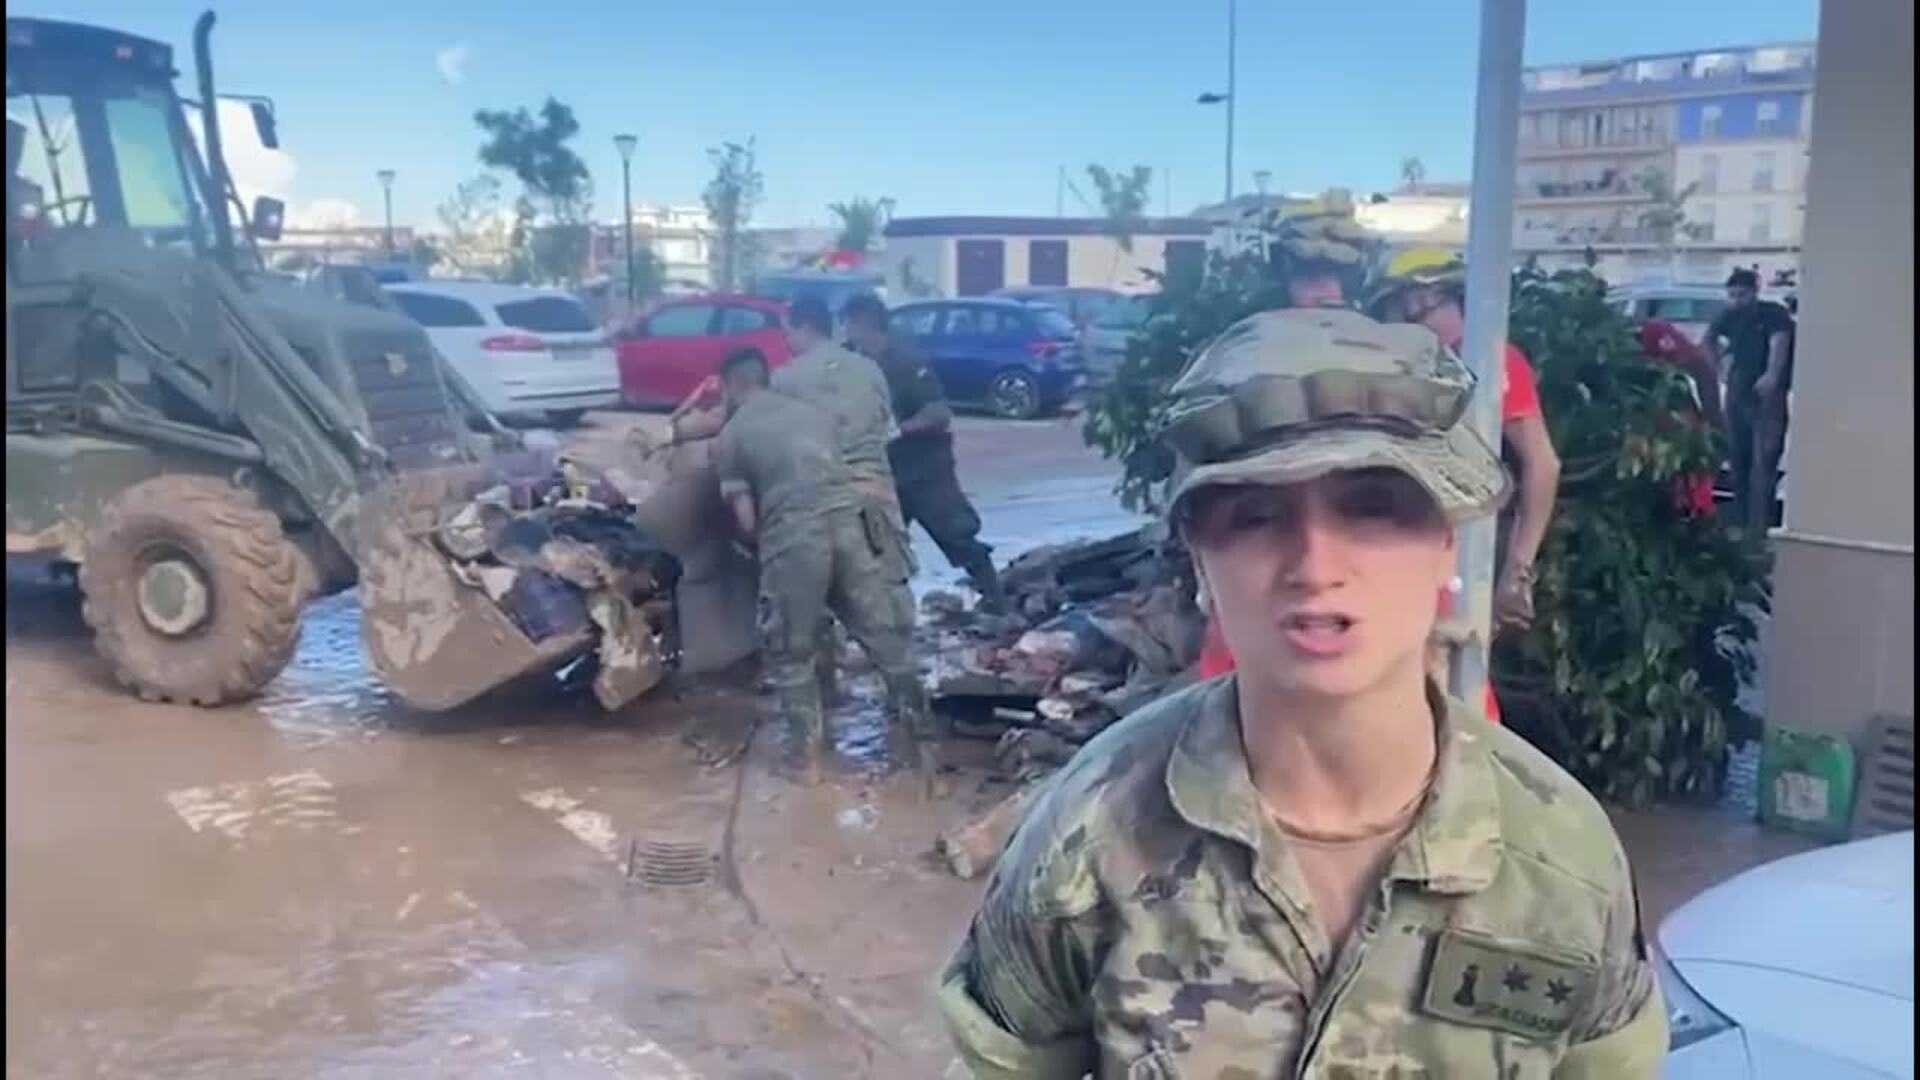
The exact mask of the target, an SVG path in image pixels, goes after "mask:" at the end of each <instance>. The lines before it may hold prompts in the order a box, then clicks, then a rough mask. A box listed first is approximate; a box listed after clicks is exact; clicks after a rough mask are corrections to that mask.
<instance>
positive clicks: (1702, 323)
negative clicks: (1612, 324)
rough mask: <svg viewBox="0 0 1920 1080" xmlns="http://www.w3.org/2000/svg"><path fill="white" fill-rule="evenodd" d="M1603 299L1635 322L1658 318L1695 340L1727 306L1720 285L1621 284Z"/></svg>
mask: <svg viewBox="0 0 1920 1080" xmlns="http://www.w3.org/2000/svg"><path fill="white" fill-rule="evenodd" d="M1607 300H1608V301H1609V302H1610V303H1612V304H1613V306H1614V307H1616V308H1619V309H1620V311H1621V312H1622V313H1624V314H1625V315H1626V316H1627V317H1628V318H1629V319H1632V320H1633V321H1634V322H1636V323H1643V322H1649V321H1651V320H1654V319H1659V320H1661V321H1662V322H1668V323H1672V324H1673V326H1674V328H1675V329H1677V330H1679V331H1680V332H1681V333H1683V334H1685V335H1687V340H1689V341H1696V342H1697V341H1699V340H1700V337H1701V335H1702V334H1705V333H1706V332H1707V325H1708V324H1709V323H1711V322H1713V320H1714V318H1715V317H1716V316H1718V315H1719V314H1720V313H1721V312H1722V311H1725V310H1726V308H1727V290H1726V289H1725V288H1724V287H1723V286H1720V285H1625V286H1621V287H1619V288H1614V289H1609V290H1607Z"/></svg>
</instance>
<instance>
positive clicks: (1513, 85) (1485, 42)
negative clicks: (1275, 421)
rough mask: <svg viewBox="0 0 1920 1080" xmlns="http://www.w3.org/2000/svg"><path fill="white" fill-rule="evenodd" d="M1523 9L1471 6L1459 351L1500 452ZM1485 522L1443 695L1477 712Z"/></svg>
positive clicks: (1504, 4) (1485, 637) (1465, 581)
mask: <svg viewBox="0 0 1920 1080" xmlns="http://www.w3.org/2000/svg"><path fill="white" fill-rule="evenodd" d="M1526 30H1527V5H1526V0H1480V67H1479V77H1478V81H1477V83H1476V86H1475V89H1474V121H1473V195H1472V198H1471V201H1470V202H1469V204H1468V211H1467V283H1466V287H1467V297H1466V301H1467V302H1466V308H1467V310H1466V316H1467V339H1466V342H1465V343H1464V345H1465V347H1464V348H1463V349H1462V350H1461V352H1462V356H1461V359H1463V360H1465V361H1466V363H1467V367H1468V368H1470V369H1471V370H1472V371H1473V373H1474V375H1475V377H1476V378H1477V380H1478V386H1477V387H1476V388H1475V390H1474V393H1473V399H1472V402H1471V404H1470V405H1469V407H1468V412H1467V418H1468V420H1469V421H1470V422H1471V423H1472V425H1473V429H1474V431H1476V432H1478V433H1479V435H1480V437H1481V439H1483V440H1485V442H1486V444H1487V445H1488V446H1491V447H1495V448H1498V447H1499V445H1500V397H1501V395H1502V393H1503V392H1504V391H1505V385H1504V384H1505V379H1504V378H1503V376H1504V374H1505V367H1504V365H1503V364H1502V358H1503V357H1504V356H1505V353H1506V344H1507V308H1508V292H1509V290H1510V289H1511V285H1510V283H1509V271H1508V264H1509V263H1510V262H1511V261H1512V258H1513V182H1514V176H1513V172H1514V153H1515V145H1514V144H1515V143H1516V141H1517V140H1518V138H1519V131H1520V64H1521V60H1520V57H1521V46H1522V44H1523V43H1524V42H1525V40H1526ZM1493 559H1494V519H1493V518H1491V517H1488V518H1483V519H1481V520H1479V521H1475V522H1471V523H1469V524H1467V525H1466V526H1465V527H1463V528H1462V529H1461V530H1460V555H1459V560H1460V561H1459V563H1458V567H1459V577H1460V581H1461V584H1462V595H1461V597H1460V599H1461V600H1462V601H1464V602H1465V603H1464V606H1465V610H1464V611H1461V610H1459V609H1456V610H1455V617H1456V618H1461V619H1463V620H1464V621H1465V622H1466V623H1467V624H1468V626H1469V627H1470V628H1471V634H1472V636H1471V638H1470V639H1469V640H1468V642H1467V643H1466V644H1465V645H1464V646H1463V647H1461V648H1458V649H1456V650H1455V651H1454V663H1453V670H1452V672H1451V673H1450V681H1451V683H1452V686H1451V689H1452V691H1453V693H1454V695H1455V696H1456V697H1458V698H1459V699H1460V700H1462V701H1471V702H1474V703H1475V704H1476V705H1477V704H1478V703H1479V702H1480V701H1481V700H1482V699H1483V698H1484V696H1485V693H1486V684H1487V657H1488V651H1489V645H1490V644H1491V642H1492V641H1493V575H1494V573H1495V568H1494V565H1493Z"/></svg>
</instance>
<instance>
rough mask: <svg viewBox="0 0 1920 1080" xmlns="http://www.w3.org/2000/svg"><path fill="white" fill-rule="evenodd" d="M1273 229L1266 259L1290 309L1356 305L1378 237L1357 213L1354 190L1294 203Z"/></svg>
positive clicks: (1276, 219) (1333, 191) (1335, 190)
mask: <svg viewBox="0 0 1920 1080" xmlns="http://www.w3.org/2000/svg"><path fill="white" fill-rule="evenodd" d="M1271 228H1272V234H1273V239H1272V241H1271V243H1269V244H1268V247H1267V261H1268V263H1269V264H1270V265H1271V266H1272V267H1273V273H1274V276H1275V277H1276V278H1278V279H1279V281H1280V282H1281V283H1282V284H1284V285H1285V286H1286V289H1287V306H1288V307H1296V308H1309V307H1349V306H1352V305H1353V303H1354V301H1355V299H1356V298H1357V297H1358V296H1359V293H1360V287H1361V283H1362V281H1363V279H1364V277H1365V274H1366V271H1367V267H1368V266H1369V265H1371V263H1372V261H1373V259H1374V257H1375V251H1376V249H1377V247H1378V238H1377V237H1376V236H1375V235H1374V234H1372V233H1370V232H1368V231H1367V230H1366V228H1364V227H1363V226H1362V225H1361V224H1360V222H1359V219H1358V218H1357V217H1356V216H1355V214H1354V207H1353V196H1352V195H1351V194H1349V193H1348V192H1346V191H1344V190H1342V189H1339V188H1334V189H1332V190H1330V191H1328V192H1326V193H1325V194H1323V195H1321V196H1320V197H1319V198H1317V199H1313V200H1311V201H1310V202H1307V203H1304V204H1300V205H1297V206H1292V207H1289V208H1288V209H1286V210H1284V211H1282V212H1281V213H1280V214H1279V215H1278V216H1277V217H1276V218H1275V219H1274V221H1273V223H1272V226H1271Z"/></svg>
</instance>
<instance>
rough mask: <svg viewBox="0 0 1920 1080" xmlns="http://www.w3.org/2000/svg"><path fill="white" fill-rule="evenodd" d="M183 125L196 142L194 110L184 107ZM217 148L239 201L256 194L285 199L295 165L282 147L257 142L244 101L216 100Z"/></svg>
mask: <svg viewBox="0 0 1920 1080" xmlns="http://www.w3.org/2000/svg"><path fill="white" fill-rule="evenodd" d="M187 126H188V127H189V128H190V129H192V131H193V137H194V141H195V142H200V141H201V140H202V138H203V136H202V135H201V132H200V111H199V110H198V109H188V110H187ZM203 145H204V144H203ZM220 147H221V150H222V152H223V153H224V154H225V155H226V159H227V169H228V171H230V172H231V173H232V174H233V186H234V188H235V189H237V190H238V191H239V193H240V201H241V202H242V203H245V204H247V205H252V203H253V200H254V198H255V197H257V196H260V195H270V196H272V197H273V198H276V199H280V200H282V201H285V200H286V198H287V195H288V193H289V192H291V191H292V190H293V178H294V177H295V176H296V175H298V173H299V171H300V170H299V164H298V163H297V162H296V161H295V160H294V157H293V155H292V154H289V153H287V152H286V151H285V150H269V149H267V148H266V147H264V146H262V145H260V136H259V133H258V132H257V131H256V130H255V129H254V126H253V110H252V108H251V107H250V106H248V104H247V103H246V102H244V101H222V102H221V103H220ZM203 153H204V151H203Z"/></svg>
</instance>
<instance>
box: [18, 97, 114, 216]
mask: <svg viewBox="0 0 1920 1080" xmlns="http://www.w3.org/2000/svg"><path fill="white" fill-rule="evenodd" d="M7 119H8V120H10V121H12V122H14V123H16V124H19V125H20V126H21V127H22V128H23V129H24V130H25V131H26V137H25V139H24V140H23V141H22V143H21V149H20V171H19V174H18V175H19V179H20V180H21V181H23V182H25V183H26V184H28V185H30V186H31V188H32V190H33V192H34V196H33V198H32V199H31V200H28V201H29V203H30V207H29V208H28V209H26V210H25V211H23V212H24V213H26V214H28V215H29V216H31V217H32V218H34V219H37V220H38V221H40V222H42V223H44V225H45V227H48V228H54V229H65V228H71V227H74V226H79V225H91V224H93V221H94V217H93V188H92V185H90V184H89V183H88V182H87V162H86V156H85V155H84V154H83V153H82V152H81V148H80V129H79V124H78V122H77V118H76V116H75V113H74V107H73V99H72V98H69V97H64V96H61V95H58V94H47V95H36V94H14V93H8V94H7Z"/></svg>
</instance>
